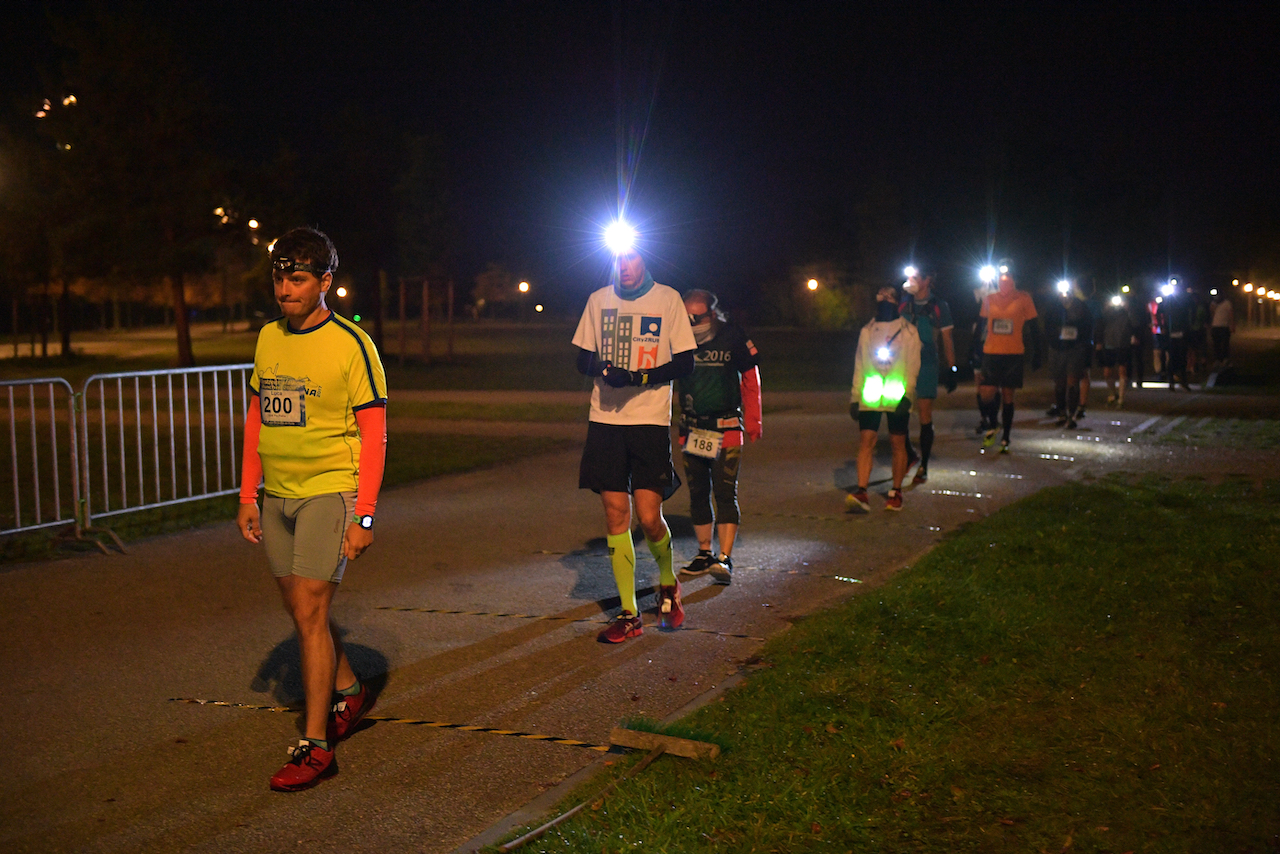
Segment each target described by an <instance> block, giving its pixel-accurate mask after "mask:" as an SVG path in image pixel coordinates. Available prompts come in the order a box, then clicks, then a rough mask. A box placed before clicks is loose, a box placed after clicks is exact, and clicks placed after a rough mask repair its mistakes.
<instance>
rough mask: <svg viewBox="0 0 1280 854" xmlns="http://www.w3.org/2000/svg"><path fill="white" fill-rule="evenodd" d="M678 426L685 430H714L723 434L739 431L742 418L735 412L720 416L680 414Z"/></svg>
mask: <svg viewBox="0 0 1280 854" xmlns="http://www.w3.org/2000/svg"><path fill="white" fill-rule="evenodd" d="M680 426H681V427H683V428H684V429H685V430H715V431H717V432H720V433H723V432H724V431H726V430H741V429H742V416H741V415H739V414H738V413H737V412H726V413H724V414H722V415H688V414H685V413H683V412H682V413H680Z"/></svg>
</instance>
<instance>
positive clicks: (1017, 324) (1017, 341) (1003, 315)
mask: <svg viewBox="0 0 1280 854" xmlns="http://www.w3.org/2000/svg"><path fill="white" fill-rule="evenodd" d="M980 314H981V316H982V317H985V318H986V320H987V339H986V341H985V342H983V345H982V352H984V353H990V354H992V355H995V356H1021V355H1022V354H1023V353H1024V352H1025V350H1024V348H1023V346H1022V327H1023V326H1024V325H1025V324H1026V322H1027V321H1028V320H1035V319H1036V317H1037V314H1036V304H1035V302H1033V301H1032V299H1031V294H1029V293H1027V292H1026V291H1014V292H1013V293H1012V294H1010V295H1008V296H1005V295H1004V294H1001V293H994V294H987V296H986V297H984V298H983V300H982V311H981V312H980Z"/></svg>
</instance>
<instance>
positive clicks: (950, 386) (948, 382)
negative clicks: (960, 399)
mask: <svg viewBox="0 0 1280 854" xmlns="http://www.w3.org/2000/svg"><path fill="white" fill-rule="evenodd" d="M958 375H959V371H957V370H956V366H955V365H952V366H951V370H949V371H947V374H946V376H945V377H943V379H942V384H943V385H944V386H946V387H947V394H951V392H953V391H955V390H956V377H957V376H958Z"/></svg>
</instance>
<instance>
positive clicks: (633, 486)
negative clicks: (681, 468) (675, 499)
mask: <svg viewBox="0 0 1280 854" xmlns="http://www.w3.org/2000/svg"><path fill="white" fill-rule="evenodd" d="M677 486H679V482H678V481H677V480H676V479H675V469H674V468H673V467H672V465H671V429H670V428H669V427H660V426H658V425H656V424H634V425H621V424H601V423H599V422H598V421H591V422H589V423H588V424H587V444H586V446H585V447H583V449H582V464H581V465H580V466H579V467H578V488H579V489H590V490H591V491H592V492H634V491H635V490H637V489H651V490H653V491H654V492H659V493H662V496H663V497H664V498H669V497H670V496H671V494H672V493H673V492H675V488H676V487H677Z"/></svg>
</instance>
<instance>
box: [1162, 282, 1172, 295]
mask: <svg viewBox="0 0 1280 854" xmlns="http://www.w3.org/2000/svg"><path fill="white" fill-rule="evenodd" d="M1173 289H1174V285H1173V284H1172V283H1170V284H1167V285H1165V286H1163V287H1162V288H1160V293H1162V294H1164V295H1165V296H1172V295H1173Z"/></svg>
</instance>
